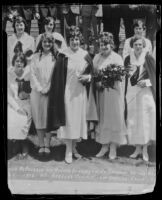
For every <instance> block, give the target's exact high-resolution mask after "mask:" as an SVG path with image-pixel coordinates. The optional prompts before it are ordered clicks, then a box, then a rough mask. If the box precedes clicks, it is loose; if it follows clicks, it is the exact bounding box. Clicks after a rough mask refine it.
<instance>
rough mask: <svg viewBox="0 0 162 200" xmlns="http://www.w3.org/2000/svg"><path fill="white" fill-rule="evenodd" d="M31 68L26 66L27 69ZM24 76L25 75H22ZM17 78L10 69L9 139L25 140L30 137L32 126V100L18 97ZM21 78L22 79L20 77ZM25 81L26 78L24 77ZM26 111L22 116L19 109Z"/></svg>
mask: <svg viewBox="0 0 162 200" xmlns="http://www.w3.org/2000/svg"><path fill="white" fill-rule="evenodd" d="M28 67H29V66H26V69H27V68H28ZM22 76H23V75H22ZM16 78H17V76H16V74H15V73H14V68H13V67H10V68H9V69H8V90H7V94H8V109H7V113H8V115H7V128H8V133H7V138H8V139H16V140H24V139H26V137H27V135H28V131H29V128H30V125H31V107H30V99H26V100H21V99H19V97H18V83H17V82H16V81H15V79H16ZM19 78H20V77H19ZM23 78H24V79H25V77H23ZM22 108H23V109H24V110H25V111H26V114H25V113H24V114H20V113H18V112H17V110H18V109H22Z"/></svg>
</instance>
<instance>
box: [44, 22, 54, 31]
mask: <svg viewBox="0 0 162 200" xmlns="http://www.w3.org/2000/svg"><path fill="white" fill-rule="evenodd" d="M44 28H45V32H49V33H52V31H53V28H54V21H53V20H52V19H51V20H50V21H49V22H48V23H47V24H45V25H44Z"/></svg>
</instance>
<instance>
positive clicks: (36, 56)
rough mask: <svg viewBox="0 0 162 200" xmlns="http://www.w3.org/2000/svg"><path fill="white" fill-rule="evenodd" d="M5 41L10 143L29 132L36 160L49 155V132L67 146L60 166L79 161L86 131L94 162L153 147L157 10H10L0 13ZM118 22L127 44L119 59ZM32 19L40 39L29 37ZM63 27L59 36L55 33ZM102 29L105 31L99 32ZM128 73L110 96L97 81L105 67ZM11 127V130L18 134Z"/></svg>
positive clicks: (135, 7)
mask: <svg viewBox="0 0 162 200" xmlns="http://www.w3.org/2000/svg"><path fill="white" fill-rule="evenodd" d="M3 11H4V12H3V29H4V30H6V24H7V21H8V20H10V21H11V22H12V23H13V29H14V33H13V34H12V35H11V36H9V37H8V44H7V46H8V58H7V59H8V112H9V113H8V127H9V129H8V139H9V140H20V141H21V143H20V146H21V147H22V154H21V156H24V157H25V156H26V155H27V152H26V151H27V150H26V148H27V147H26V146H25V143H24V142H23V141H24V140H25V139H26V138H27V137H28V134H29V130H30V129H31V126H33V127H32V128H33V129H32V130H35V132H36V135H37V136H38V140H39V149H38V153H39V155H41V156H42V155H45V154H50V140H51V135H52V132H55V133H56V132H57V137H58V138H59V139H62V140H64V142H65V144H66V152H65V161H66V162H67V163H71V162H72V156H73V155H74V156H75V157H76V158H80V157H81V155H80V154H79V153H78V152H77V148H76V146H77V142H79V141H81V139H87V137H88V136H87V133H88V130H89V129H90V127H91V126H93V130H94V131H95V139H96V141H97V142H98V143H100V144H101V145H102V148H101V150H100V152H99V153H98V154H97V155H96V157H102V156H103V155H104V154H105V153H106V152H107V151H109V159H112V160H113V159H116V157H117V152H116V149H117V147H118V146H120V145H126V144H127V145H134V146H135V147H136V148H135V152H134V153H133V154H132V155H131V158H136V157H137V156H138V155H140V154H142V156H143V160H145V161H148V160H149V156H148V152H147V147H148V145H149V144H150V142H151V141H156V137H155V136H156V132H155V131H156V124H155V121H156V109H155V100H156V87H155V85H156V82H155V71H156V69H155V59H156V53H155V52H156V46H155V43H156V33H157V31H158V30H159V29H160V23H159V20H160V18H159V16H158V15H159V14H158V13H157V6H155V5H141V4H139V5H120V4H109V5H104V4H103V5H97V4H93V5H76V4H71V5H68V4H48V5H43V4H41V5H36V4H35V5H28V6H26V5H24V6H23V5H16V6H15V5H14V6H4V7H3ZM121 18H122V20H123V23H124V27H125V36H126V40H125V42H124V46H123V52H122V56H121V55H119V54H118V51H119V46H120V40H119V39H120V38H119V31H120V23H121ZM32 19H37V20H38V26H39V35H38V36H37V38H36V40H34V38H33V37H32V36H31V35H30V29H31V20H32ZM56 19H59V20H60V30H61V31H60V33H58V32H56V31H55V28H56ZM102 24H103V27H102V26H101V25H102ZM112 64H113V65H116V66H125V67H126V68H127V69H129V70H130V74H129V76H125V78H124V80H123V81H122V82H120V81H116V82H115V85H114V87H115V88H114V89H112V88H109V89H108V88H104V87H103V85H102V84H101V81H100V80H98V79H95V78H94V77H95V76H94V75H95V74H99V72H100V70H103V69H105V68H106V66H108V65H110V66H111V65H112ZM15 124H16V127H15Z"/></svg>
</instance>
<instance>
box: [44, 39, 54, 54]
mask: <svg viewBox="0 0 162 200" xmlns="http://www.w3.org/2000/svg"><path fill="white" fill-rule="evenodd" d="M52 46H53V43H52V41H51V40H50V39H48V38H45V39H44V40H43V41H42V48H43V51H44V52H45V53H48V52H49V51H50V50H51V48H52Z"/></svg>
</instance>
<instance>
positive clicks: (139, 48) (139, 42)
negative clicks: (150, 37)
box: [133, 39, 143, 54]
mask: <svg viewBox="0 0 162 200" xmlns="http://www.w3.org/2000/svg"><path fill="white" fill-rule="evenodd" d="M133 49H134V52H135V54H140V53H141V52H142V50H143V41H142V39H139V40H136V41H135V42H134V43H133Z"/></svg>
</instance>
